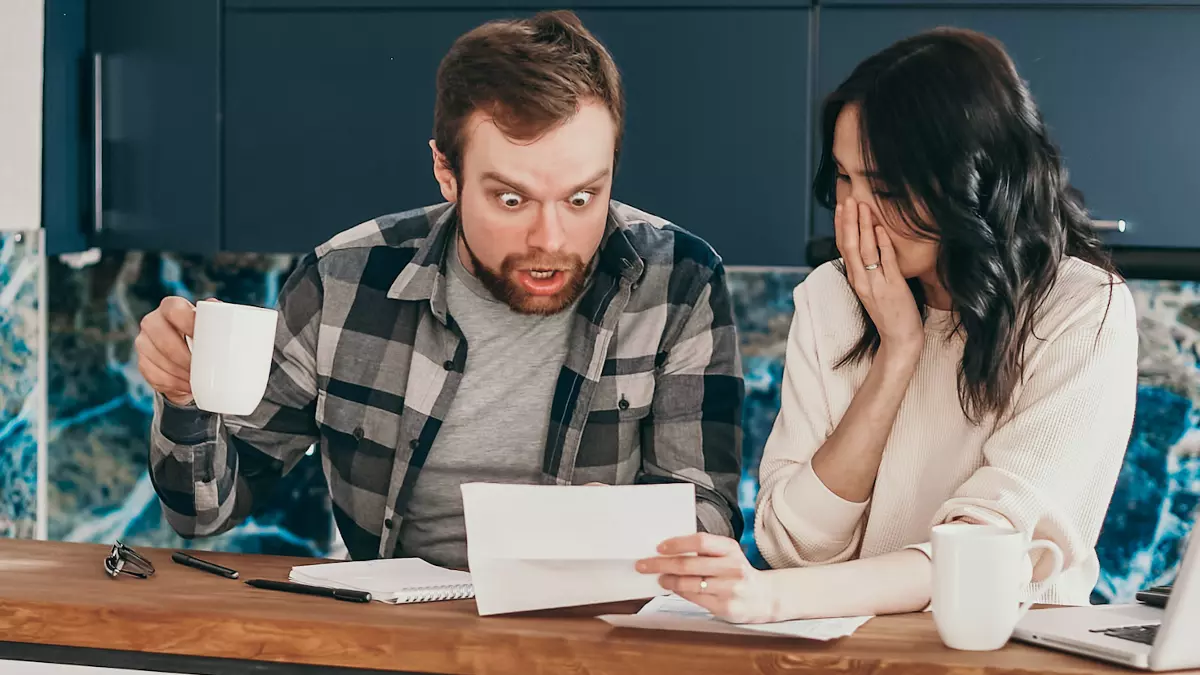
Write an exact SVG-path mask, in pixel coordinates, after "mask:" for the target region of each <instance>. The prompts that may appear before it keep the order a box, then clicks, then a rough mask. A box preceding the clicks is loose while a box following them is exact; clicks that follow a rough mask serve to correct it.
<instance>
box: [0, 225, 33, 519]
mask: <svg viewBox="0 0 1200 675" xmlns="http://www.w3.org/2000/svg"><path fill="white" fill-rule="evenodd" d="M39 242H40V233H39V232H0V537H33V536H35V535H36V534H37V485H38V472H37V469H38V465H37V464H38V424H39V421H40V417H41V408H42V406H41V392H40V390H39V388H38V357H39V351H40V341H41V336H40V322H39V320H38V286H39V283H40V277H39V275H40V273H41V267H42V256H41V252H40V251H39V246H40V243H39Z"/></svg>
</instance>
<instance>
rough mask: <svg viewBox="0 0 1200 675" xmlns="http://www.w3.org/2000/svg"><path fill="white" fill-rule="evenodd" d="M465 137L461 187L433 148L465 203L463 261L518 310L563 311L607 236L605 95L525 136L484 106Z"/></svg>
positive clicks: (609, 138)
mask: <svg viewBox="0 0 1200 675" xmlns="http://www.w3.org/2000/svg"><path fill="white" fill-rule="evenodd" d="M465 139H466V141H465V147H464V150H463V168H462V176H461V185H457V183H456V181H455V179H454V177H453V175H451V174H450V172H449V171H448V170H447V169H444V168H443V169H438V167H437V165H438V161H437V160H438V154H437V152H436V148H435V153H434V155H435V156H434V160H435V161H434V164H435V171H434V173H435V175H436V176H437V178H438V182H439V183H440V184H441V187H442V195H443V196H444V197H445V198H446V199H447V200H450V201H457V202H458V210H459V219H460V222H461V223H462V237H461V238H460V239H459V242H458V247H459V254H460V256H461V257H462V260H463V263H464V264H465V265H466V266H467V268H468V269H470V270H471V272H472V273H473V274H475V276H476V277H478V278H479V280H480V281H481V282H483V284H484V285H485V286H486V287H487V288H488V289H489V290H490V291H491V292H492V294H493V295H495V296H496V298H497V299H498V300H500V301H502V302H504V303H507V304H508V305H509V306H510V307H511V308H512V309H513V310H514V311H517V312H521V313H523V314H554V313H557V312H559V311H562V310H563V309H564V308H566V307H568V306H569V305H571V303H573V302H574V301H575V300H576V299H577V298H578V297H579V295H580V294H581V293H582V292H583V289H584V287H585V286H586V281H587V274H588V267H589V264H590V263H591V260H592V257H593V256H594V255H595V253H596V250H597V248H599V246H600V240H601V239H602V238H603V236H604V225H605V221H606V219H607V218H608V201H609V197H610V194H611V191H612V175H613V151H614V148H615V144H616V125H615V124H614V123H613V119H612V116H611V115H610V114H609V112H608V110H607V109H606V108H605V107H604V106H603V105H601V104H599V103H594V102H587V103H583V104H581V105H580V107H579V110H578V112H577V113H576V114H575V116H574V117H572V118H570V119H569V120H567V121H566V122H565V123H563V124H561V125H559V126H557V127H553V128H552V129H550V130H549V131H547V132H546V133H545V134H543V135H542V136H539V137H537V138H535V139H533V140H528V141H521V140H515V139H511V138H508V137H507V136H505V135H504V134H503V133H502V132H501V131H500V129H499V128H498V127H497V126H496V125H495V124H494V123H493V122H492V120H491V118H490V117H489V116H488V115H486V114H484V113H482V112H479V111H476V112H475V113H474V114H473V115H472V117H471V119H470V120H468V122H467V125H466V127H465ZM456 188H458V189H456Z"/></svg>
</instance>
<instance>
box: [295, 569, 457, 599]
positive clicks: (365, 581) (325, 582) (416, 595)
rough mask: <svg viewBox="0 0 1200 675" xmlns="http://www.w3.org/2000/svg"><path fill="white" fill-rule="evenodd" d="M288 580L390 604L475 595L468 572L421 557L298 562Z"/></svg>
mask: <svg viewBox="0 0 1200 675" xmlns="http://www.w3.org/2000/svg"><path fill="white" fill-rule="evenodd" d="M288 579H290V580H292V581H294V582H296V583H301V584H309V585H312V586H326V587H329V588H345V589H350V590H355V591H366V592H368V593H370V594H371V599H372V600H378V601H380V602H387V603H391V604H404V603H411V602H436V601H439V600H461V599H465V598H473V597H475V587H474V585H472V583H471V574H470V573H469V572H460V571H457V570H449V569H446V568H444V567H438V566H436V565H433V564H431V563H428V562H425V561H424V560H421V559H420V558H389V559H383V560H356V561H353V562H337V563H320V564H315V565H299V566H296V567H293V568H292V571H291V572H290V573H289V574H288Z"/></svg>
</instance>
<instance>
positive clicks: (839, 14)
mask: <svg viewBox="0 0 1200 675" xmlns="http://www.w3.org/2000/svg"><path fill="white" fill-rule="evenodd" d="M939 25H953V26H959V27H964V28H972V29H976V30H980V31H983V32H986V33H988V34H990V35H992V36H994V37H996V38H998V39H999V40H1001V41H1002V42H1003V43H1004V44H1005V46H1006V48H1007V49H1008V51H1009V53H1010V54H1011V55H1012V57H1013V59H1014V61H1016V64H1017V70H1018V72H1020V74H1021V75H1022V77H1024V78H1025V79H1026V80H1027V81H1028V82H1029V86H1030V89H1031V91H1032V92H1033V95H1034V98H1035V99H1036V101H1037V103H1038V106H1039V107H1040V108H1041V111H1042V114H1043V116H1044V118H1045V120H1046V122H1047V124H1048V125H1049V127H1050V131H1051V135H1052V137H1053V138H1054V140H1055V141H1056V142H1057V143H1058V144H1059V146H1060V147H1061V148H1062V150H1063V153H1064V155H1065V157H1066V165H1067V168H1068V170H1069V171H1070V175H1071V182H1072V183H1073V184H1074V185H1075V186H1076V187H1077V188H1079V189H1080V190H1081V191H1082V192H1083V194H1084V198H1085V200H1086V202H1087V206H1088V209H1089V210H1090V211H1091V213H1092V216H1093V217H1094V218H1096V219H1097V220H1108V221H1116V220H1125V221H1126V223H1127V224H1128V229H1127V230H1126V231H1125V232H1124V233H1112V234H1109V235H1107V236H1108V238H1109V241H1110V243H1112V244H1114V245H1119V246H1164V247H1167V246H1169V247H1197V246H1200V228H1196V227H1194V220H1195V214H1194V208H1193V201H1194V199H1193V196H1194V195H1195V194H1197V192H1198V191H1200V134H1198V133H1196V124H1197V122H1196V121H1197V120H1200V87H1198V86H1196V84H1195V83H1196V74H1195V71H1196V66H1197V64H1200V40H1197V36H1198V35H1200V7H1153V8H1151V7H1137V8H1130V7H1126V8H1118V7H1086V8H1085V7H1047V8H1037V9H1033V8H1026V9H1021V8H986V9H985V8H978V9H976V8H894V9H884V8H842V7H828V8H826V9H825V10H823V11H822V13H821V27H820V33H821V37H820V54H819V57H818V61H819V66H818V76H817V92H818V95H819V96H821V97H823V96H824V95H825V94H826V93H828V92H829V91H831V90H832V89H833V88H835V87H836V86H837V85H838V84H839V83H840V82H841V81H842V80H843V79H844V78H845V77H846V76H847V75H848V74H849V73H850V71H851V70H852V69H853V68H854V66H855V65H856V64H857V63H858V62H859V61H861V60H862V59H863V58H865V57H867V56H869V55H870V54H872V53H874V52H876V51H878V50H879V49H881V48H883V47H885V46H887V45H888V44H890V43H892V42H894V41H895V40H898V39H900V38H902V37H905V36H907V35H911V34H913V33H916V32H919V31H921V30H924V29H928V28H932V27H935V26H939ZM818 103H819V101H818ZM818 142H819V139H818ZM822 211H823V210H822ZM818 216H819V217H818V219H817V230H818V232H820V233H822V234H824V235H826V236H827V235H828V234H830V233H831V232H832V227H831V225H830V219H829V216H828V214H827V213H824V212H822V213H821V214H818Z"/></svg>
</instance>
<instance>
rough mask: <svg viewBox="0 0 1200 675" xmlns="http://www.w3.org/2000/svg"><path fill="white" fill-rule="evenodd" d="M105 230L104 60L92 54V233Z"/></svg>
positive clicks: (98, 55)
mask: <svg viewBox="0 0 1200 675" xmlns="http://www.w3.org/2000/svg"><path fill="white" fill-rule="evenodd" d="M103 228H104V60H103V57H102V56H101V55H100V54H98V53H97V54H92V232H93V233H94V234H100V230H101V229H103Z"/></svg>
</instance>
